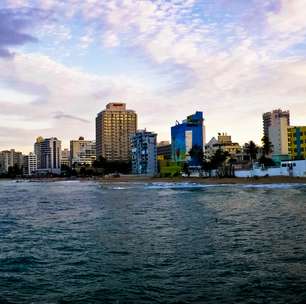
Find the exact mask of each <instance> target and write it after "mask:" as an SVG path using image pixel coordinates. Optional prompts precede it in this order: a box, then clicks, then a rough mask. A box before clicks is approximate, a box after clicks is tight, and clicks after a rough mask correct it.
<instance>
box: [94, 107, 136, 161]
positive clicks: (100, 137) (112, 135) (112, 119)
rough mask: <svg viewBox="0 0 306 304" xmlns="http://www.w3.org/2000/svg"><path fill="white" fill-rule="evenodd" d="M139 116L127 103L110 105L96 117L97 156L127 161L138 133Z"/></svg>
mask: <svg viewBox="0 0 306 304" xmlns="http://www.w3.org/2000/svg"><path fill="white" fill-rule="evenodd" d="M136 129H137V114H136V113H135V111H132V110H127V109H126V104H125V103H109V104H107V105H106V109H105V110H103V111H102V112H100V113H98V115H97V117H96V154H97V158H98V157H100V156H102V157H104V158H106V159H108V160H115V161H116V160H118V161H119V160H120V161H127V160H129V159H130V157H131V138H132V136H133V135H134V134H135V133H136Z"/></svg>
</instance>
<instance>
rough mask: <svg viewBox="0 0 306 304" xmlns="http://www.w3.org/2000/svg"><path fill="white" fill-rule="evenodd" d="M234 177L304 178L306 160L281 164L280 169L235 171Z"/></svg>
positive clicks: (305, 174)
mask: <svg viewBox="0 0 306 304" xmlns="http://www.w3.org/2000/svg"><path fill="white" fill-rule="evenodd" d="M235 176H236V177H254V176H259V177H261V176H295V177H303V176H306V160H297V161H286V162H282V163H281V167H277V168H269V169H266V170H263V169H260V168H257V169H253V170H236V171H235Z"/></svg>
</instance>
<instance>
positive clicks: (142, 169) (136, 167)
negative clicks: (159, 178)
mask: <svg viewBox="0 0 306 304" xmlns="http://www.w3.org/2000/svg"><path fill="white" fill-rule="evenodd" d="M156 139H157V134H155V133H153V132H148V131H146V130H139V131H137V132H136V134H135V135H134V136H133V138H132V172H133V174H141V175H149V176H154V175H155V174H156V173H157V141H156Z"/></svg>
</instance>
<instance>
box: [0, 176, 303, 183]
mask: <svg viewBox="0 0 306 304" xmlns="http://www.w3.org/2000/svg"><path fill="white" fill-rule="evenodd" d="M1 180H2V181H16V182H22V181H29V182H56V181H95V182H100V183H103V184H115V183H197V184H208V185H213V184H216V185H219V184H226V185H231V184H232V185H237V184H238V185H239V184H306V177H289V176H273V177H272V176H270V177H258V178H239V177H233V178H215V177H211V178H209V177H175V178H160V177H147V176H124V175H123V176H120V177H77V178H71V177H69V178H68V177H47V178H27V179H18V178H16V179H7V178H4V179H0V182H1Z"/></svg>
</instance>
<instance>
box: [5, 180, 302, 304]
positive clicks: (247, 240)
mask: <svg viewBox="0 0 306 304" xmlns="http://www.w3.org/2000/svg"><path fill="white" fill-rule="evenodd" d="M0 303H1V304H6V303H44V304H48V303H82V304H83V303H117V304H119V303H207V304H210V303H216V304H217V303H218V304H219V303H273V304H277V303H306V185H301V184H300V185H298V184H275V185H272V184H271V185H201V184H196V183H157V182H156V183H144V182H143V183H141V182H139V183H136V182H134V183H110V184H101V183H100V182H91V181H55V182H20V183H16V182H15V181H0Z"/></svg>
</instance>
